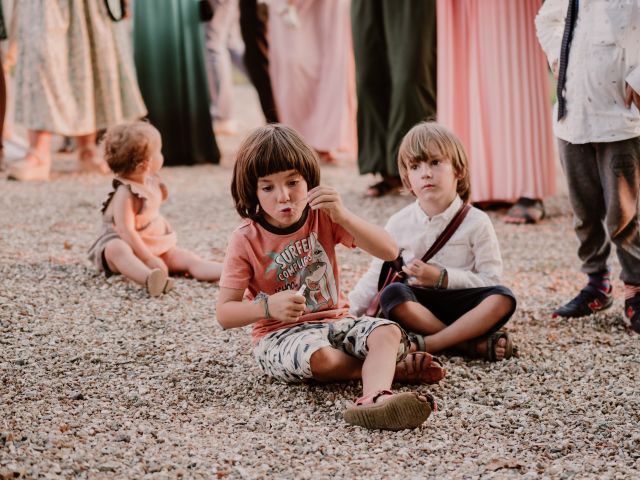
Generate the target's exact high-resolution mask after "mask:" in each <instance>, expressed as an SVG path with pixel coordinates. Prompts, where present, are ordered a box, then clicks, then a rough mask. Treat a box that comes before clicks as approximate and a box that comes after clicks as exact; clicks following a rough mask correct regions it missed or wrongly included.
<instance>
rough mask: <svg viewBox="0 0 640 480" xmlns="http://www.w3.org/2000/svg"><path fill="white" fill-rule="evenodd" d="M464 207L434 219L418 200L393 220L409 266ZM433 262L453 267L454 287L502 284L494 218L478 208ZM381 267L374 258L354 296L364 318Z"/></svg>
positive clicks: (391, 228) (353, 306)
mask: <svg viewBox="0 0 640 480" xmlns="http://www.w3.org/2000/svg"><path fill="white" fill-rule="evenodd" d="M461 205H462V200H461V199H460V197H456V199H455V200H454V201H453V202H452V203H451V205H449V207H448V208H447V209H446V210H445V211H444V212H442V213H440V214H439V215H434V216H433V217H432V218H429V217H428V216H427V214H426V213H425V212H424V211H423V210H422V208H421V207H420V204H419V203H418V201H415V202H414V203H412V204H411V205H408V206H406V207H405V208H403V209H402V210H400V211H399V212H397V213H395V214H393V215H392V216H391V217H390V218H389V221H388V222H387V225H386V226H385V229H386V230H387V231H388V232H389V233H390V234H391V236H392V237H393V238H394V239H395V240H396V242H397V243H398V246H399V247H400V249H401V250H402V258H403V261H404V263H405V265H406V264H408V263H409V262H411V260H413V259H414V258H422V256H423V255H424V254H425V253H426V252H427V250H428V249H429V247H431V245H432V244H433V242H434V241H435V240H436V238H438V236H439V235H440V233H442V231H443V230H444V229H445V228H446V226H447V225H448V224H449V222H450V221H451V219H452V218H453V217H454V215H455V214H456V212H457V211H458V210H459V209H460V206H461ZM429 263H433V264H435V265H438V266H440V267H445V268H446V269H447V273H448V276H449V282H448V283H449V285H448V287H447V288H449V289H459V288H472V287H487V286H492V285H497V284H498V283H499V281H500V275H502V258H501V256H500V246H499V245H498V239H497V238H496V234H495V230H494V229H493V224H492V223H491V219H490V218H489V216H488V215H487V214H486V213H484V212H483V211H481V210H478V209H477V208H475V207H472V208H471V210H470V211H469V213H468V214H467V216H466V217H465V219H464V221H463V222H462V224H461V225H460V226H459V227H458V229H457V230H456V231H455V232H454V234H453V235H452V236H451V238H450V239H449V241H448V242H447V243H446V244H445V245H444V246H443V247H442V249H441V250H440V251H439V252H438V253H436V254H435V255H434V257H433V258H432V259H431V260H430V261H429ZM381 268H382V260H380V259H377V258H374V259H373V261H372V262H371V266H370V267H369V270H368V271H367V272H366V273H365V274H364V275H363V276H362V278H361V279H360V280H359V281H358V283H357V285H356V287H355V288H354V290H353V291H352V292H351V294H350V295H349V304H350V311H351V313H352V314H354V315H356V316H360V315H362V314H364V312H365V311H366V309H367V307H368V306H369V304H370V303H371V301H372V300H373V298H374V297H375V295H376V293H377V291H378V277H379V276H380V269H381Z"/></svg>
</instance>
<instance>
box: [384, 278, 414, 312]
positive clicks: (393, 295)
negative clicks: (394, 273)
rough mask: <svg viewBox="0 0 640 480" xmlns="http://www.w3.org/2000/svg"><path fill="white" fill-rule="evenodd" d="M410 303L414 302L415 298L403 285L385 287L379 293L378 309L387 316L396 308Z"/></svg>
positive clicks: (396, 284) (395, 284)
mask: <svg viewBox="0 0 640 480" xmlns="http://www.w3.org/2000/svg"><path fill="white" fill-rule="evenodd" d="M410 301H415V296H414V295H413V292H412V291H411V288H410V287H409V286H407V285H405V284H404V283H392V284H390V285H387V286H386V287H385V288H384V290H382V292H381V293H380V307H381V308H382V311H383V312H385V314H387V316H388V315H389V314H390V313H391V311H392V310H394V309H395V308H396V307H398V306H400V305H402V304H404V303H407V302H410Z"/></svg>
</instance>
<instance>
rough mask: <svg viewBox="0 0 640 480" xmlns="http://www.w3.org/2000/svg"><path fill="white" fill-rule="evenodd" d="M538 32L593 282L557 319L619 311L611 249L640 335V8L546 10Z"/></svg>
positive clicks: (628, 1)
mask: <svg viewBox="0 0 640 480" xmlns="http://www.w3.org/2000/svg"><path fill="white" fill-rule="evenodd" d="M536 27H537V30H538V39H539V40H540V44H541V45H542V48H543V49H544V51H545V53H546V54H547V57H548V59H549V64H550V65H551V66H552V68H553V70H554V72H555V73H556V77H557V78H558V100H559V101H558V103H557V104H556V107H555V112H554V132H555V134H556V136H557V137H558V145H559V151H560V160H561V163H562V166H563V168H564V171H565V174H566V177H567V182H568V186H569V200H570V202H571V207H572V208H573V212H574V215H575V222H574V224H575V230H576V234H577V235H578V239H579V241H580V246H579V248H578V256H579V257H580V259H581V260H582V271H583V272H584V273H586V274H587V275H588V282H587V286H586V287H584V288H583V289H582V290H581V291H580V293H579V294H578V295H577V296H576V297H575V298H574V299H572V300H571V301H569V302H568V303H567V304H565V305H563V306H561V307H559V308H558V309H556V310H555V312H554V316H557V317H565V318H570V317H583V316H586V315H590V314H592V313H596V312H598V311H600V310H604V309H606V308H609V307H610V306H611V305H612V304H613V296H612V289H611V271H610V268H609V264H608V259H609V254H610V253H611V243H613V244H615V246H616V253H617V255H618V258H619V260H620V266H621V267H622V272H621V274H620V277H621V278H622V280H623V282H624V284H625V316H626V317H627V319H628V320H629V321H630V322H631V325H632V327H633V329H634V330H635V331H636V332H640V232H639V229H638V222H639V220H638V202H639V197H640V187H639V186H640V111H639V110H638V108H639V107H640V0H607V1H605V0H580V1H578V0H547V1H546V2H545V3H544V4H543V5H542V8H541V9H540V11H539V13H538V16H537V18H536Z"/></svg>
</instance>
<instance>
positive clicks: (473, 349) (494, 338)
mask: <svg viewBox="0 0 640 480" xmlns="http://www.w3.org/2000/svg"><path fill="white" fill-rule="evenodd" d="M456 348H458V350H460V351H461V352H462V354H463V355H464V356H467V357H470V358H483V359H485V360H488V361H490V362H500V361H502V360H507V359H509V358H511V357H517V356H518V347H517V346H515V345H514V344H513V340H512V338H511V335H509V333H508V332H504V331H498V332H494V333H491V334H489V335H487V336H484V337H480V338H477V339H474V340H469V341H467V342H463V343H461V344H459V345H457V346H456Z"/></svg>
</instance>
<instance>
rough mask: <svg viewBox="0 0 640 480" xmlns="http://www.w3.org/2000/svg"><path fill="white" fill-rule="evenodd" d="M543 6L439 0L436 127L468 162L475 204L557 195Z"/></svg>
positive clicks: (509, 0) (527, 0)
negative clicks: (540, 16) (539, 19)
mask: <svg viewBox="0 0 640 480" xmlns="http://www.w3.org/2000/svg"><path fill="white" fill-rule="evenodd" d="M541 3H542V2H541V0H515V1H514V0H455V1H454V0H438V3H437V20H438V121H439V122H440V123H442V124H444V125H446V126H447V127H449V128H450V129H452V130H453V131H454V132H455V133H456V134H457V135H458V136H459V137H460V138H461V140H462V142H463V144H464V146H465V147H466V149H467V153H468V156H469V165H470V171H471V199H472V200H473V201H508V202H512V201H514V200H516V199H517V198H518V197H521V196H524V197H529V198H542V197H546V196H548V195H552V194H554V193H555V184H556V183H555V182H556V178H555V155H556V154H555V148H554V137H553V132H552V126H551V99H550V95H549V76H548V75H549V74H548V65H547V62H546V59H545V56H544V53H543V52H542V50H541V49H540V47H539V45H538V41H537V38H536V32H535V25H534V19H535V16H536V13H537V12H538V10H539V8H540V5H541Z"/></svg>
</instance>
